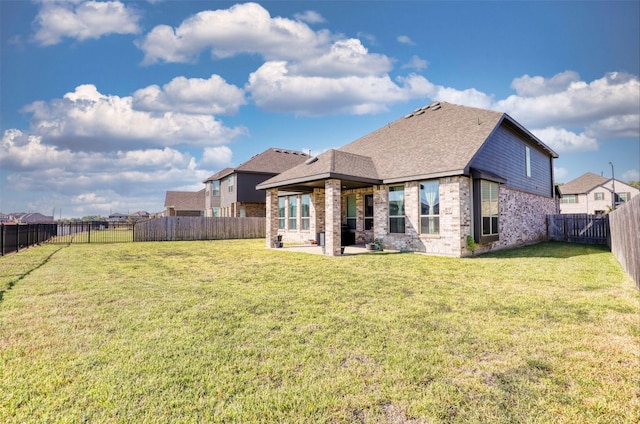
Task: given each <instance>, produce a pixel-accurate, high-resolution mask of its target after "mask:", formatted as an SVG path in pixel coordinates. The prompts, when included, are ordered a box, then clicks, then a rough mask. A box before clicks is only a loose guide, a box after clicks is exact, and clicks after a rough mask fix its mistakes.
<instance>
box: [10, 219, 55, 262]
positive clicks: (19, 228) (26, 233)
mask: <svg viewBox="0 0 640 424" xmlns="http://www.w3.org/2000/svg"><path fill="white" fill-rule="evenodd" d="M56 231H57V225H56V224H0V256H4V255H6V254H7V253H11V252H18V251H19V250H20V249H24V248H25V247H29V246H33V245H34V244H38V243H43V242H45V241H47V240H49V239H51V238H52V237H54V236H55V235H56Z"/></svg>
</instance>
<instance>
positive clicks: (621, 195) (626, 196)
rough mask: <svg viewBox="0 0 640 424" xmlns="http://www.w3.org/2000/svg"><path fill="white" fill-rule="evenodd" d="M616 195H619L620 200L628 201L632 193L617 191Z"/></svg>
mask: <svg viewBox="0 0 640 424" xmlns="http://www.w3.org/2000/svg"><path fill="white" fill-rule="evenodd" d="M616 196H617V197H618V201H619V202H628V201H629V199H630V198H631V193H629V192H622V193H616Z"/></svg>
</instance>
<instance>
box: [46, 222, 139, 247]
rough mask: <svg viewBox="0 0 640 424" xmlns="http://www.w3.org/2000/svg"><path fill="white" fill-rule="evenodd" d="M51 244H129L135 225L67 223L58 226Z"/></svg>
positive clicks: (121, 223)
mask: <svg viewBox="0 0 640 424" xmlns="http://www.w3.org/2000/svg"><path fill="white" fill-rule="evenodd" d="M56 225H57V229H56V234H55V237H52V238H51V239H50V240H49V243H55V244H69V243H127V242H132V241H133V233H134V225H133V224H132V223H129V222H107V221H90V222H89V221H87V222H66V223H59V224H56Z"/></svg>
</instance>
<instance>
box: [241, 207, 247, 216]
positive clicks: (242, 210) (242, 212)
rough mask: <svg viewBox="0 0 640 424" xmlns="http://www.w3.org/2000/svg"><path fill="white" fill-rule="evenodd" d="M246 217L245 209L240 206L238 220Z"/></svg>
mask: <svg viewBox="0 0 640 424" xmlns="http://www.w3.org/2000/svg"><path fill="white" fill-rule="evenodd" d="M246 217H247V207H246V206H240V218H246Z"/></svg>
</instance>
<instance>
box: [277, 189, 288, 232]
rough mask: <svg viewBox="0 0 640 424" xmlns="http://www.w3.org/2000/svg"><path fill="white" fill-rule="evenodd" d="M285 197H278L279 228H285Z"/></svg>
mask: <svg viewBox="0 0 640 424" xmlns="http://www.w3.org/2000/svg"><path fill="white" fill-rule="evenodd" d="M285 200H286V199H285V198H284V197H278V229H279V230H284V229H285V218H286V217H285V211H286V209H285V207H286V206H285Z"/></svg>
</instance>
